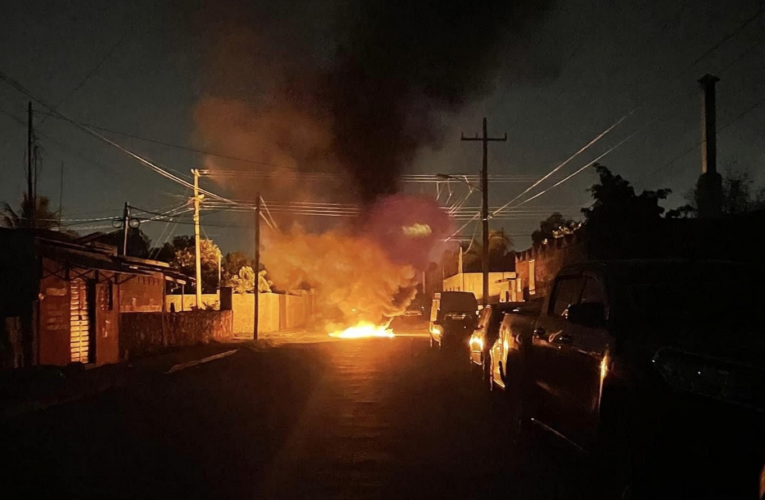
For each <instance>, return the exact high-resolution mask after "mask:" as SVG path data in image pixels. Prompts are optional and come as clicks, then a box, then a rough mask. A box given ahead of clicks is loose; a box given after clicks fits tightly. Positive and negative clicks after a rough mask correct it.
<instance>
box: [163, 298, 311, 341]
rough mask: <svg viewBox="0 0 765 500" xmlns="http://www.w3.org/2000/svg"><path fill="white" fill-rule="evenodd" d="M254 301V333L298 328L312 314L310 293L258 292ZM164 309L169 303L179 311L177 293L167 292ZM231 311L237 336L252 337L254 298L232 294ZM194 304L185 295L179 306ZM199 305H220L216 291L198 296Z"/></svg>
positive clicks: (186, 306)
mask: <svg viewBox="0 0 765 500" xmlns="http://www.w3.org/2000/svg"><path fill="white" fill-rule="evenodd" d="M258 298H259V302H258V333H269V332H278V331H279V330H285V329H290V328H299V327H301V326H304V325H306V324H307V323H308V321H309V320H310V318H311V317H313V300H312V299H313V297H312V296H310V295H302V296H298V295H282V294H276V293H261V294H260V295H259V297H258ZM165 300H166V302H165V303H166V308H165V310H167V311H169V310H170V304H174V305H175V308H176V309H175V310H176V311H181V296H180V295H168V296H167V297H166V298H165ZM231 302H232V304H231V307H232V311H233V331H234V333H235V334H236V335H237V336H239V337H249V336H252V330H253V326H252V325H253V313H254V309H255V298H254V295H253V294H251V293H245V294H240V293H235V294H233V296H232V300H231ZM195 304H196V297H194V295H193V294H192V295H185V296H184V298H183V306H184V308H185V310H186V311H190V310H191V307H192V306H193V305H195ZM202 304H210V305H213V304H214V305H215V306H216V308H217V307H218V306H219V305H220V300H219V297H218V294H204V295H202Z"/></svg>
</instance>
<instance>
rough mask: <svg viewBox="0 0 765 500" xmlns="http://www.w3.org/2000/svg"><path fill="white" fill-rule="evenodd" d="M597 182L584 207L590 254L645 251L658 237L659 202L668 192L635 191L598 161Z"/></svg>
mask: <svg viewBox="0 0 765 500" xmlns="http://www.w3.org/2000/svg"><path fill="white" fill-rule="evenodd" d="M595 168H596V170H597V172H598V175H599V176H600V183H599V184H595V185H594V186H592V187H591V188H590V189H589V191H590V193H592V198H593V199H594V200H595V202H594V203H593V204H592V206H591V207H590V208H585V209H583V210H582V213H583V214H584V216H585V230H586V235H587V241H588V244H589V245H590V250H591V251H592V252H593V255H598V256H599V257H598V258H608V257H611V256H618V257H629V256H644V255H647V254H649V253H650V252H651V251H652V249H653V247H654V246H656V243H657V241H659V240H660V238H659V235H660V234H661V226H662V224H661V221H662V220H663V218H662V214H663V213H664V208H662V207H661V206H660V205H659V201H660V200H663V199H665V198H666V197H667V196H668V195H669V193H670V191H669V190H668V189H659V190H656V191H648V190H646V191H643V192H642V193H640V194H636V193H635V189H634V188H633V187H632V186H631V185H630V183H629V182H628V181H627V180H625V179H623V178H622V177H621V176H620V175H614V174H613V173H611V171H610V170H609V169H608V168H606V167H604V166H602V165H599V164H596V165H595Z"/></svg>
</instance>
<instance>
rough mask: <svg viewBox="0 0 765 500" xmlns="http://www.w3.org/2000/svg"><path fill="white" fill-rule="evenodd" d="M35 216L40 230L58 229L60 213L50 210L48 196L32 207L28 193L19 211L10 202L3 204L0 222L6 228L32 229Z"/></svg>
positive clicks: (41, 197) (36, 224)
mask: <svg viewBox="0 0 765 500" xmlns="http://www.w3.org/2000/svg"><path fill="white" fill-rule="evenodd" d="M33 214H34V221H35V227H36V228H38V229H57V228H58V227H59V224H58V212H53V211H51V210H50V200H49V199H48V197H47V196H39V197H38V198H37V203H35V206H34V207H33V206H32V202H31V200H29V198H28V197H27V195H26V193H25V194H24V197H23V198H22V200H21V205H20V207H19V208H18V209H14V208H13V207H11V205H10V204H9V203H8V202H3V208H2V215H1V216H0V221H1V222H2V225H3V226H5V227H10V228H14V229H18V228H24V227H26V228H28V227H31V224H30V223H31V221H32V217H31V216H32V215H33Z"/></svg>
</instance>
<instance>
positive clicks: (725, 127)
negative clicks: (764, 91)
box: [635, 97, 765, 184]
mask: <svg viewBox="0 0 765 500" xmlns="http://www.w3.org/2000/svg"><path fill="white" fill-rule="evenodd" d="M764 102H765V97H763V98H761V99H759V100H758V101H757V102H755V103H754V104H752V105H751V106H749V107H748V108H746V109H745V110H744V111H743V112H742V113H740V114H738V115H737V116H736V117H735V118H733V120H731V121H729V122H728V123H726V124H725V125H723V126H722V127H720V128H719V129H717V133H718V134H719V133H720V132H722V131H723V130H725V129H727V128H728V127H730V126H731V125H733V124H734V123H736V122H737V121H739V120H741V119H742V118H744V117H745V116H746V115H748V114H749V113H751V112H752V111H754V110H755V109H757V108H758V107H759V106H761V105H762V104H763V103H764ZM701 144H702V142H701V141H699V142H697V143H695V144H694V145H693V146H691V147H690V148H688V149H686V150H684V151H683V152H682V153H680V154H679V155H677V156H675V157H674V158H672V159H671V160H669V161H668V162H666V163H665V164H663V165H662V166H660V167H659V168H657V169H656V170H653V171H652V172H649V173H648V174H647V175H644V176H643V177H641V178H640V179H638V180H637V181H635V184H637V183H640V182H642V181H643V180H644V179H646V178H647V177H651V176H653V175H655V174H657V173H658V172H661V171H662V170H664V169H665V168H667V167H669V166H670V165H672V164H674V163H675V162H676V161H678V160H680V159H681V158H683V157H684V156H686V155H688V154H690V153H691V152H693V151H695V150H696V148H698V147H699V146H701Z"/></svg>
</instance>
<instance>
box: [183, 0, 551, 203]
mask: <svg viewBox="0 0 765 500" xmlns="http://www.w3.org/2000/svg"><path fill="white" fill-rule="evenodd" d="M552 3H553V0H485V1H479V2H468V1H465V0H343V1H341V0H335V1H324V2H304V1H297V0H278V1H277V0H271V1H267V0H262V1H259V2H246V1H244V0H217V1H215V2H212V1H210V0H198V1H196V2H195V1H193V0H191V1H184V2H182V3H179V4H178V5H177V9H176V11H175V12H174V15H175V16H176V17H177V16H178V15H179V13H183V12H186V14H187V16H182V17H184V18H185V19H188V20H191V23H186V24H185V25H186V26H187V27H188V26H191V27H192V28H193V31H192V37H191V38H190V40H191V42H190V43H193V44H197V46H198V47H199V48H200V49H201V50H200V53H201V54H202V58H201V61H202V65H201V68H202V71H201V75H202V77H201V80H200V88H201V91H200V100H199V105H198V108H197V111H196V113H195V117H194V118H195V121H196V126H197V133H198V136H199V140H200V141H201V142H202V143H203V144H204V145H205V146H207V147H210V148H212V149H218V150H223V151H226V152H228V153H229V154H231V156H241V157H246V158H257V159H259V160H261V161H263V162H264V163H271V164H274V165H280V166H284V167H285V169H284V170H283V172H282V171H281V170H280V171H279V172H280V174H281V173H283V174H284V175H280V176H279V179H278V180H277V181H274V180H260V181H258V182H259V184H258V185H257V186H252V185H251V183H250V184H247V183H245V184H242V183H239V184H237V185H235V186H233V187H234V189H244V188H245V185H246V189H249V190H251V191H254V188H257V189H259V190H261V191H268V192H269V193H272V196H273V195H276V196H277V197H282V198H285V199H293V200H294V199H296V198H299V199H300V198H302V199H309V200H312V199H315V198H316V197H317V196H326V195H329V196H332V197H334V198H335V199H337V198H338V197H339V198H345V199H346V200H349V201H350V200H352V201H359V202H362V203H364V204H365V205H370V204H371V203H373V202H374V201H375V200H376V199H378V198H379V197H381V196H383V195H386V194H390V193H393V192H395V191H396V190H397V187H398V186H397V179H398V177H399V175H400V174H401V173H402V171H404V170H405V169H406V168H407V167H408V166H409V165H410V164H411V163H412V161H413V160H414V158H415V155H416V154H417V152H418V150H420V149H421V148H423V147H433V146H437V145H438V143H439V141H440V140H441V138H442V135H443V129H444V126H445V122H446V120H447V119H448V118H449V117H450V116H451V115H453V114H454V113H456V112H458V111H460V110H461V109H463V107H464V106H465V105H466V104H468V103H470V102H472V101H475V100H477V99H479V98H480V97H481V96H483V95H485V94H486V93H487V92H489V91H491V90H492V88H494V86H495V85H496V84H497V80H498V79H499V80H501V82H502V84H503V85H505V86H506V85H508V84H512V83H519V82H520V83H528V82H532V83H533V82H535V81H538V80H541V79H549V78H550V77H551V76H554V73H555V70H554V69H553V72H552V74H550V73H549V72H545V71H546V69H545V68H546V67H547V66H549V59H550V58H549V57H544V55H542V54H536V53H535V50H534V49H533V47H532V45H533V44H532V43H531V42H530V41H531V40H534V38H535V36H536V35H535V33H536V31H537V29H538V27H539V25H540V22H541V21H542V20H543V18H544V16H545V14H546V13H547V12H548V11H549V10H550V8H551V5H552ZM209 160H210V165H209V167H210V168H211V169H213V170H214V169H215V168H216V167H219V166H224V167H226V168H232V167H233V168H240V169H247V168H251V169H261V170H262V169H268V168H269V167H268V166H257V165H255V166H253V165H247V164H243V163H236V162H234V163H231V162H228V163H227V161H226V160H221V159H220V158H210V159H209ZM273 168H277V167H273ZM277 170H278V168H277ZM306 171H308V172H316V171H321V172H331V173H334V174H337V175H340V176H342V177H345V178H347V177H349V176H350V177H351V178H352V180H353V181H354V182H353V183H352V184H351V185H347V183H346V184H345V185H341V186H340V187H339V188H337V187H335V188H333V187H332V183H331V182H329V183H322V184H319V185H317V182H319V181H317V180H316V179H315V178H314V179H311V180H309V181H305V180H303V178H302V177H300V175H294V172H298V173H300V172H306Z"/></svg>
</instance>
